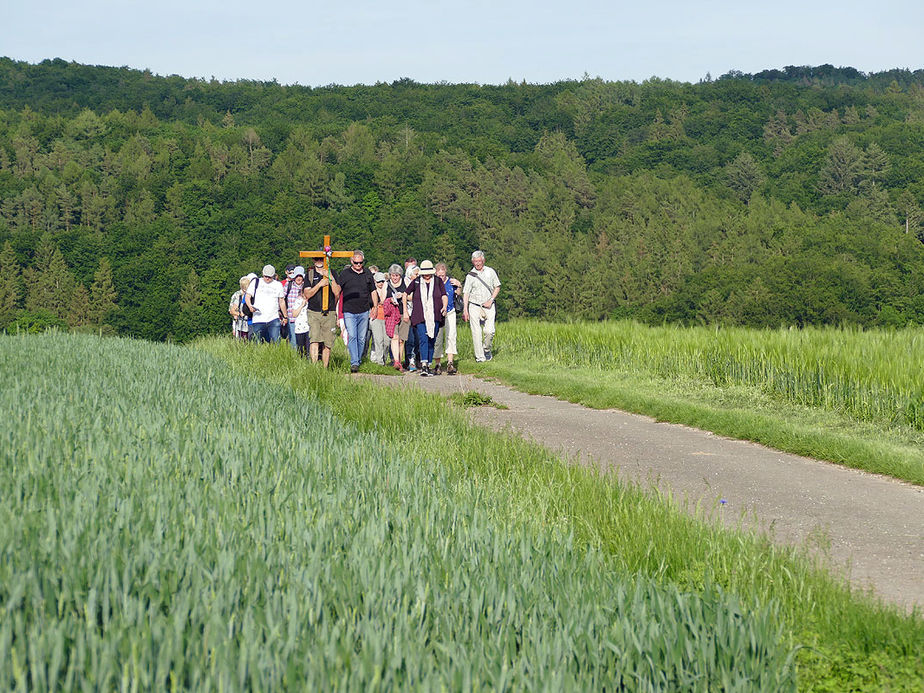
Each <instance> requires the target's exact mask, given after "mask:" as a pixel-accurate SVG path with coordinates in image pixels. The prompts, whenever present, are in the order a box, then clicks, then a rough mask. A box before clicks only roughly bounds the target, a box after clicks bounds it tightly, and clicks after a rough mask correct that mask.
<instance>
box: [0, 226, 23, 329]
mask: <svg viewBox="0 0 924 693" xmlns="http://www.w3.org/2000/svg"><path fill="white" fill-rule="evenodd" d="M21 297H22V270H21V269H20V267H19V263H18V262H17V261H16V253H15V251H14V250H13V246H12V245H11V244H10V242H9V241H7V242H6V243H4V244H3V251H2V252H0V327H3V326H5V325H8V324H9V323H10V321H11V320H12V319H13V314H14V313H15V311H16V308H17V307H18V306H19V299H20V298H21Z"/></svg>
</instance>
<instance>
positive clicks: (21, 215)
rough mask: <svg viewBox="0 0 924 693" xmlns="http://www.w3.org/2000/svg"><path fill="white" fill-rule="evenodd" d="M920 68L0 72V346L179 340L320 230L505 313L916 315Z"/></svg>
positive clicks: (786, 322) (922, 226)
mask: <svg viewBox="0 0 924 693" xmlns="http://www.w3.org/2000/svg"><path fill="white" fill-rule="evenodd" d="M922 206H924V70H915V71H909V70H892V71H889V72H883V73H874V74H866V73H863V72H860V71H859V70H856V69H853V68H836V67H833V66H830V65H823V66H816V67H787V68H785V69H782V70H767V71H764V72H760V73H756V74H743V73H740V72H734V71H733V72H729V73H728V74H725V75H722V76H720V77H718V78H716V79H712V78H711V77H708V76H707V77H706V78H704V79H703V80H702V81H700V82H699V83H696V84H690V83H684V82H674V81H669V80H662V79H658V78H652V79H649V80H646V81H645V82H642V83H636V82H611V81H604V80H602V79H599V78H591V77H590V76H587V75H585V76H584V77H583V78H581V79H579V80H573V81H563V82H557V83H554V84H529V83H515V82H512V81H511V82H508V83H507V84H503V85H478V84H446V83H440V84H420V83H416V82H414V81H411V80H408V79H400V80H397V81H395V82H392V83H390V84H386V83H380V84H375V85H370V86H362V85H359V86H340V85H329V86H325V87H318V88H312V87H304V86H299V85H280V84H278V83H276V82H254V81H243V80H242V81H235V82H219V81H217V80H204V79H191V78H184V77H179V76H176V75H172V76H166V77H165V76H158V75H154V74H152V73H151V72H149V71H146V70H137V69H130V68H127V67H119V68H116V67H99V66H89V65H81V64H77V63H70V62H66V61H63V60H60V59H56V60H46V61H43V62H42V63H39V64H29V63H25V62H18V61H14V60H11V59H8V58H0V329H7V330H37V329H44V328H45V327H47V326H49V325H59V326H62V327H68V328H72V329H77V330H87V331H94V332H96V331H102V332H105V333H111V334H121V335H131V336H136V337H141V338H145V339H151V340H174V341H186V340H189V339H191V338H193V337H195V336H197V335H200V334H207V333H216V332H220V331H223V330H225V329H227V327H228V315H227V307H228V302H229V299H230V296H231V294H232V292H233V291H235V290H236V288H237V282H238V278H239V277H240V276H241V275H243V274H245V273H247V272H250V271H253V270H255V269H258V268H260V267H262V266H263V265H264V264H265V263H272V264H274V265H276V266H277V267H282V266H284V265H285V264H286V263H288V262H293V261H295V260H296V259H297V256H298V251H300V250H316V249H317V248H318V247H319V245H320V243H321V237H322V236H323V235H324V234H330V235H331V236H332V237H333V243H334V247H335V249H338V250H349V249H353V248H361V249H362V250H364V251H365V253H366V257H367V259H368V261H369V262H371V263H374V264H377V265H379V266H387V265H388V264H390V263H392V262H396V261H398V262H400V261H403V259H404V258H405V257H407V256H409V255H414V256H416V257H417V258H418V259H423V258H429V259H432V260H434V261H438V260H442V261H445V262H446V263H447V264H448V265H449V267H450V268H451V273H452V274H455V275H456V276H460V275H461V274H462V273H463V272H465V271H466V270H467V269H468V268H469V264H468V258H469V256H470V253H471V251H472V250H474V249H476V248H481V249H483V250H484V251H485V254H486V255H487V258H488V264H489V265H491V266H492V267H494V268H495V269H496V270H497V271H498V274H499V275H500V277H501V281H502V282H503V289H502V292H501V295H500V297H499V300H498V309H499V312H500V315H501V316H502V317H508V316H509V317H517V316H536V317H548V318H554V319H571V318H574V319H586V320H603V319H606V318H616V317H620V318H633V319H635V320H638V321H640V322H643V323H648V324H662V323H680V324H715V325H742V326H751V327H774V328H775V327H780V326H804V325H820V324H833V325H852V326H857V327H873V326H880V327H890V326H896V327H898V326H903V325H906V324H911V323H921V322H924V244H922V241H924V213H922Z"/></svg>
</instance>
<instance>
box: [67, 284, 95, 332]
mask: <svg viewBox="0 0 924 693" xmlns="http://www.w3.org/2000/svg"><path fill="white" fill-rule="evenodd" d="M64 320H65V322H67V326H68V327H70V328H74V327H83V326H84V325H89V324H90V293H89V292H88V291H87V287H85V286H84V285H83V284H81V283H80V282H76V283H75V284H74V288H73V289H72V290H71V292H70V296H69V297H68V301H67V313H66V314H65V315H64Z"/></svg>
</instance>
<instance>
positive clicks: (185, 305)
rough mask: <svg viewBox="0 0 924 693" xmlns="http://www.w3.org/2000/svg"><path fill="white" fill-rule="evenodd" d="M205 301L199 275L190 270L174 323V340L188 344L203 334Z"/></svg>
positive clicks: (181, 290) (182, 289)
mask: <svg viewBox="0 0 924 693" xmlns="http://www.w3.org/2000/svg"><path fill="white" fill-rule="evenodd" d="M204 305H205V301H204V300H203V298H202V291H201V289H200V288H199V275H198V274H196V270H194V269H191V270H189V274H188V275H187V276H186V281H185V282H184V283H183V287H182V288H181V289H180V299H179V312H178V313H177V316H176V319H175V320H174V322H173V338H174V339H176V340H177V341H178V342H188V341H189V340H191V339H192V338H193V337H195V336H196V335H197V334H199V333H200V332H201V329H200V327H201V323H202V308H203V306H204Z"/></svg>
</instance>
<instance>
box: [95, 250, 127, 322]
mask: <svg viewBox="0 0 924 693" xmlns="http://www.w3.org/2000/svg"><path fill="white" fill-rule="evenodd" d="M116 298H117V294H116V290H115V286H114V285H113V283H112V266H111V264H110V263H109V258H107V257H102V258H100V261H99V269H97V270H96V274H94V275H93V283H92V284H91V285H90V306H89V310H88V311H87V323H88V324H90V325H93V326H94V327H102V326H103V324H104V323H105V322H106V319H107V318H108V317H109V316H110V315H112V313H114V312H115V311H116V310H118V308H119V306H118V304H117V303H116Z"/></svg>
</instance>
